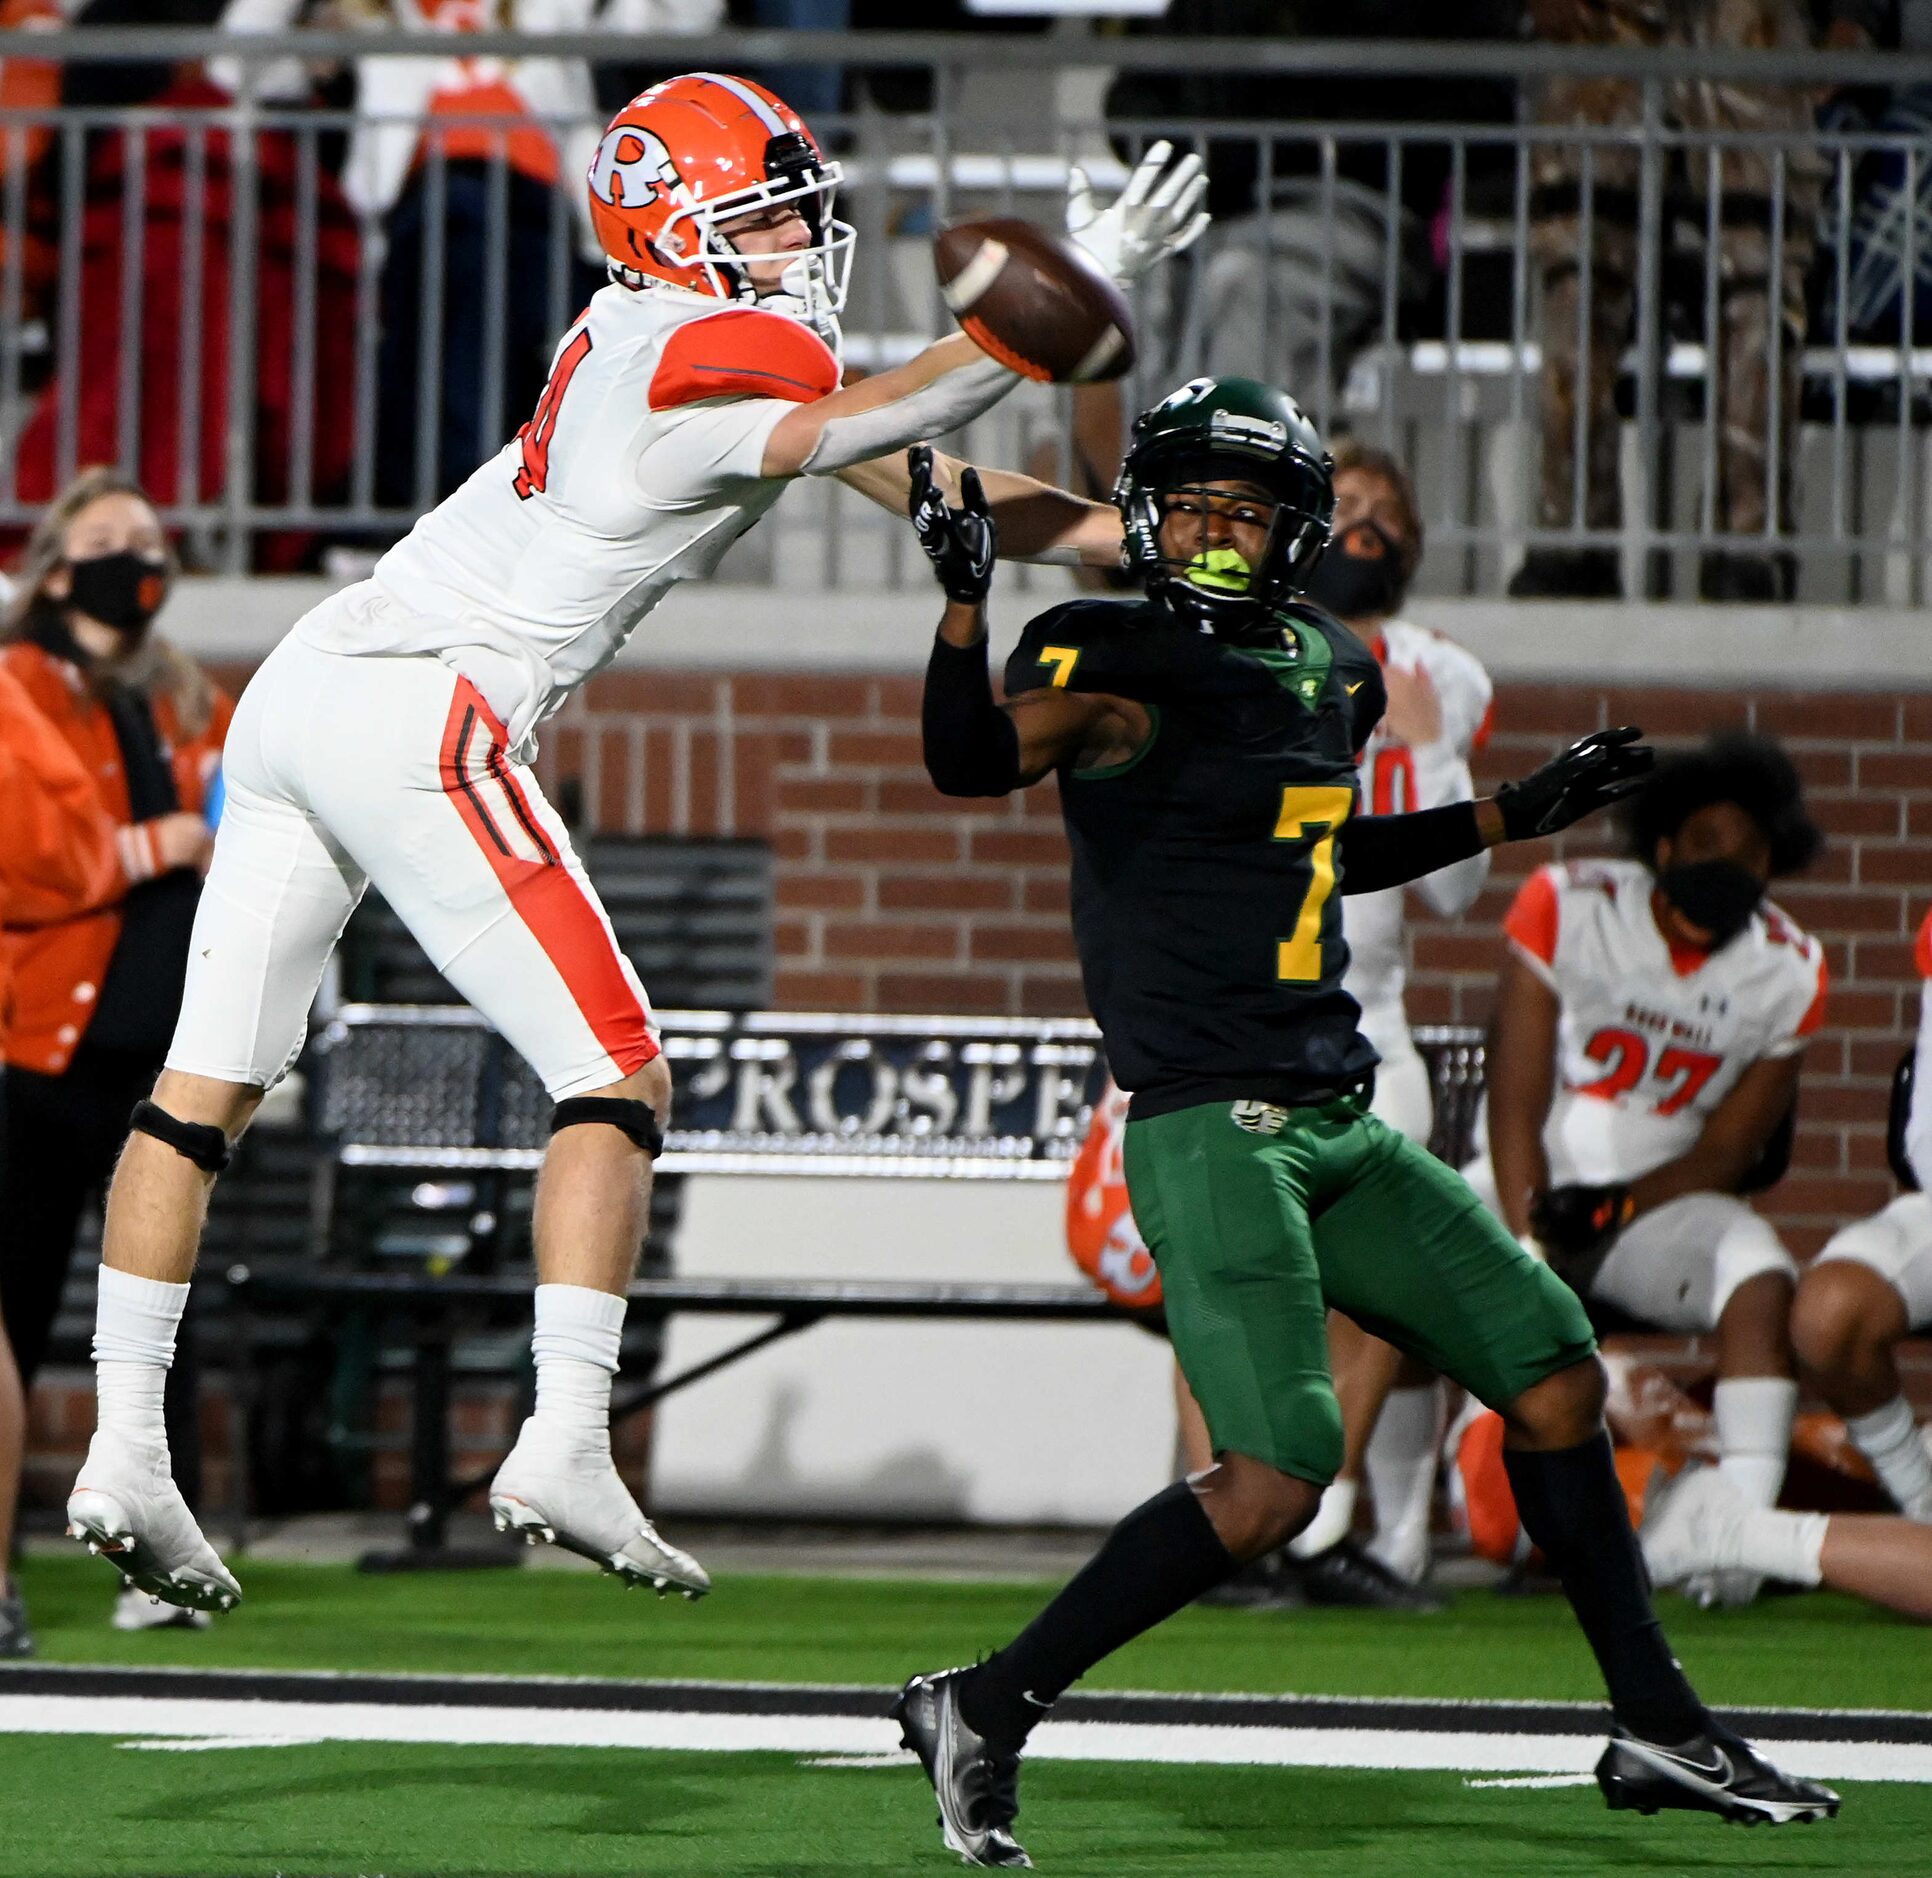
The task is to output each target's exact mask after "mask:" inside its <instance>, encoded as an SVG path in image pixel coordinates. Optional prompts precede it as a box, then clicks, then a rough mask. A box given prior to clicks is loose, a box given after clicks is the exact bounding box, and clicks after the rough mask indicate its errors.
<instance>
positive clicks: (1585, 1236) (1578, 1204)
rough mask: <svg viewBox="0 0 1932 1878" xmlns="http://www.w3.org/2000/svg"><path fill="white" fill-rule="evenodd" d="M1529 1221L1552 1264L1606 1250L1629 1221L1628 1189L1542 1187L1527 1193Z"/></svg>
mask: <svg viewBox="0 0 1932 1878" xmlns="http://www.w3.org/2000/svg"><path fill="white" fill-rule="evenodd" d="M1529 1221H1530V1233H1531V1235H1532V1236H1533V1237H1534V1238H1535V1240H1536V1242H1537V1244H1538V1245H1540V1246H1541V1247H1542V1248H1543V1250H1544V1251H1545V1252H1546V1253H1548V1254H1549V1258H1550V1263H1551V1264H1552V1265H1556V1264H1559V1263H1560V1262H1562V1261H1563V1260H1565V1259H1580V1258H1588V1257H1590V1256H1591V1255H1592V1254H1593V1253H1597V1252H1607V1251H1608V1250H1609V1249H1610V1242H1611V1241H1612V1240H1613V1239H1615V1238H1616V1236H1617V1234H1618V1233H1620V1232H1621V1231H1622V1230H1623V1229H1624V1227H1625V1226H1627V1225H1629V1223H1630V1189H1629V1188H1628V1187H1545V1188H1544V1189H1543V1191H1542V1192H1541V1193H1534V1194H1531V1195H1530V1208H1529Z"/></svg>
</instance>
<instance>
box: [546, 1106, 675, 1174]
mask: <svg viewBox="0 0 1932 1878" xmlns="http://www.w3.org/2000/svg"><path fill="white" fill-rule="evenodd" d="M579 1122H602V1123H604V1125H605V1126H606V1127H609V1128H615V1129H618V1130H620V1131H621V1132H622V1133H624V1134H627V1135H629V1136H630V1138H631V1139H632V1140H633V1141H635V1142H636V1143H637V1145H638V1146H639V1147H640V1148H642V1149H643V1150H644V1152H645V1153H646V1154H648V1155H649V1156H650V1157H651V1159H652V1160H656V1159H657V1157H658V1156H659V1155H660V1154H662V1153H663V1152H664V1130H663V1129H662V1128H660V1127H659V1126H658V1122H657V1116H656V1115H655V1114H654V1113H653V1112H652V1109H651V1105H650V1104H649V1103H648V1102H639V1101H636V1100H634V1099H633V1098H630V1097H626V1096H572V1097H570V1098H569V1100H568V1101H564V1102H559V1103H558V1104H557V1106H556V1107H555V1108H553V1109H552V1110H551V1111H550V1132H551V1133H552V1134H553V1135H554V1134H555V1133H556V1132H557V1130H558V1129H560V1128H574V1127H576V1125H577V1124H578V1123H579Z"/></svg>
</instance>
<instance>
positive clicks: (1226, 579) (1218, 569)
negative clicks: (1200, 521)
mask: <svg viewBox="0 0 1932 1878" xmlns="http://www.w3.org/2000/svg"><path fill="white" fill-rule="evenodd" d="M1181 578H1182V579H1183V580H1185V581H1186V582H1187V583H1188V585H1189V586H1192V587H1209V588H1212V589H1213V590H1214V591H1215V592H1216V593H1246V592H1247V591H1248V588H1249V585H1250V584H1251V583H1252V581H1253V580H1254V569H1253V568H1251V567H1250V566H1249V565H1248V562H1247V557H1246V556H1244V555H1241V554H1237V553H1236V552H1235V550H1234V549H1232V548H1209V549H1208V550H1207V551H1206V552H1205V553H1204V554H1197V555H1196V556H1195V557H1194V558H1193V560H1191V561H1190V562H1188V564H1187V566H1186V567H1185V568H1183V569H1182V570H1181Z"/></svg>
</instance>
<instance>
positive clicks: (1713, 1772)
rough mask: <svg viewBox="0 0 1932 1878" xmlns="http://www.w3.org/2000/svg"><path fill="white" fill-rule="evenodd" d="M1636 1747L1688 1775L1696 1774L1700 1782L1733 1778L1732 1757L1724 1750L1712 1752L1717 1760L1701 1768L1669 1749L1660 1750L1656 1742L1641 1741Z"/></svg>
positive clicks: (1716, 1749) (1718, 1749) (1717, 1749)
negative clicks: (1679, 1768)
mask: <svg viewBox="0 0 1932 1878" xmlns="http://www.w3.org/2000/svg"><path fill="white" fill-rule="evenodd" d="M1635 1745H1636V1746H1637V1747H1639V1748H1641V1749H1642V1750H1643V1751H1644V1752H1645V1753H1646V1754H1650V1755H1654V1756H1655V1757H1656V1758H1657V1759H1658V1760H1660V1761H1668V1762H1669V1763H1670V1765H1671V1766H1673V1767H1681V1768H1682V1769H1683V1770H1684V1771H1685V1772H1686V1773H1687V1774H1695V1775H1696V1776H1697V1777H1698V1778H1699V1779H1700V1780H1715V1781H1718V1782H1720V1783H1721V1782H1723V1781H1726V1780H1728V1779H1730V1777H1731V1762H1730V1757H1729V1756H1728V1755H1726V1754H1725V1752H1724V1750H1723V1749H1722V1748H1715V1749H1713V1750H1712V1752H1713V1753H1714V1754H1715V1755H1716V1757H1717V1758H1716V1760H1715V1761H1714V1763H1713V1764H1712V1765H1711V1766H1709V1767H1700V1766H1699V1765H1698V1764H1697V1762H1695V1761H1693V1760H1688V1759H1686V1758H1685V1757H1684V1756H1683V1755H1681V1754H1673V1753H1672V1752H1671V1751H1670V1750H1669V1749H1668V1748H1660V1747H1658V1746H1657V1745H1656V1744H1655V1743H1654V1742H1650V1741H1639V1742H1637V1743H1636V1744H1635Z"/></svg>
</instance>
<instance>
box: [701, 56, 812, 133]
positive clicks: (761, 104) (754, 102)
mask: <svg viewBox="0 0 1932 1878" xmlns="http://www.w3.org/2000/svg"><path fill="white" fill-rule="evenodd" d="M691 76H692V77H693V78H702V79H706V80H708V81H709V82H710V83H711V84H714V85H722V86H723V87H724V88H725V90H727V91H728V92H730V93H731V95H732V96H733V97H734V98H738V99H741V100H742V101H743V102H744V103H746V104H748V105H750V106H751V108H752V110H753V111H754V112H756V113H757V116H758V121H759V122H760V123H761V124H763V125H764V127H765V128H766V129H767V130H768V131H770V132H771V134H772V135H773V136H774V137H782V136H784V135H785V133H786V132H787V131H789V130H790V129H791V126H790V125H789V124H787V123H786V122H785V120H784V119H783V118H782V117H780V116H779V115H778V113H777V112H776V111H774V110H773V109H772V108H771V106H770V105H769V104H767V103H766V102H765V101H764V99H763V98H761V97H759V95H758V94H757V92H755V91H753V90H752V88H751V87H750V86H749V85H747V84H746V83H745V82H744V80H743V79H741V78H727V77H726V76H725V75H724V74H723V73H722V72H693V73H692V74H691Z"/></svg>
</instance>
